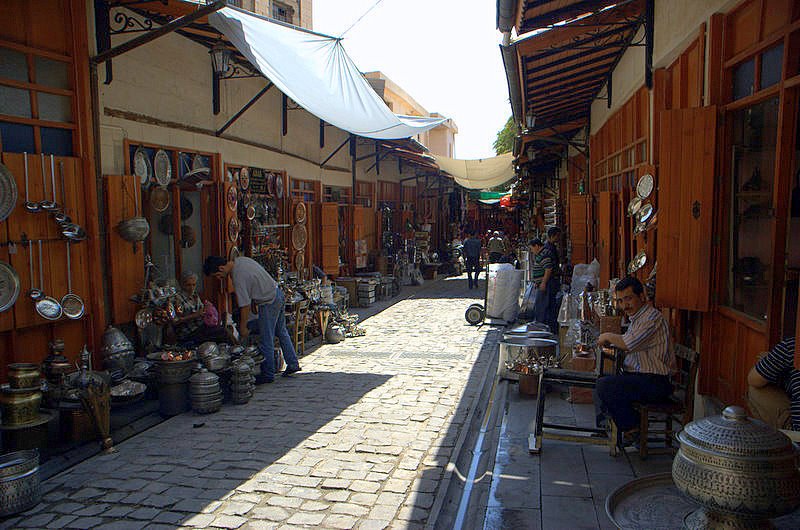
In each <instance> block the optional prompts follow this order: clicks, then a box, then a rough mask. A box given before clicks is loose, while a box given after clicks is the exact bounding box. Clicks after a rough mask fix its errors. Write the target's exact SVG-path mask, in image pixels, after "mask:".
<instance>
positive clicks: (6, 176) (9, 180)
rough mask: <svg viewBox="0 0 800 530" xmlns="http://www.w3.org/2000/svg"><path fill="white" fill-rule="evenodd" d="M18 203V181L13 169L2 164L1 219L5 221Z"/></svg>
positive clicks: (0, 181)
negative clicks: (10, 169)
mask: <svg viewBox="0 0 800 530" xmlns="http://www.w3.org/2000/svg"><path fill="white" fill-rule="evenodd" d="M16 205H17V181H16V180H14V175H12V174H11V171H9V169H8V168H7V167H6V166H4V165H3V164H0V221H4V220H5V219H6V218H7V217H8V216H9V215H11V212H12V211H13V210H14V207H15V206H16Z"/></svg>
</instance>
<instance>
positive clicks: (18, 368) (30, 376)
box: [8, 363, 41, 388]
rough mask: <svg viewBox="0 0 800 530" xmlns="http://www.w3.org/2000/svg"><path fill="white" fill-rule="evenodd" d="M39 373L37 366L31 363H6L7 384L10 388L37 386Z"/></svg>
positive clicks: (39, 377)
mask: <svg viewBox="0 0 800 530" xmlns="http://www.w3.org/2000/svg"><path fill="white" fill-rule="evenodd" d="M40 379H41V374H40V373H39V366H38V365H36V364H33V363H12V364H9V365H8V384H9V386H10V387H11V388H31V387H38V386H39V384H40Z"/></svg>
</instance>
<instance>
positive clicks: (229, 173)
mask: <svg viewBox="0 0 800 530" xmlns="http://www.w3.org/2000/svg"><path fill="white" fill-rule="evenodd" d="M225 180H227V181H228V182H233V172H232V171H231V170H230V169H229V170H228V171H226V172H225Z"/></svg>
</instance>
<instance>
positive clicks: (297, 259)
mask: <svg viewBox="0 0 800 530" xmlns="http://www.w3.org/2000/svg"><path fill="white" fill-rule="evenodd" d="M305 264H306V258H305V254H303V253H302V252H298V253H297V254H295V256H294V268H295V269H296V270H297V272H303V267H305Z"/></svg>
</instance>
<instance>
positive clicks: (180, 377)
mask: <svg viewBox="0 0 800 530" xmlns="http://www.w3.org/2000/svg"><path fill="white" fill-rule="evenodd" d="M147 358H148V359H149V360H151V361H154V362H155V365H156V370H155V371H156V373H157V374H158V404H159V410H160V412H161V414H162V415H163V416H174V415H176V414H180V413H181V412H186V411H187V410H189V406H190V405H189V378H190V377H191V376H192V368H193V367H194V366H195V365H196V364H197V361H195V359H189V360H186V361H163V360H161V353H160V352H155V353H151V354H150V355H148V356H147Z"/></svg>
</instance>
